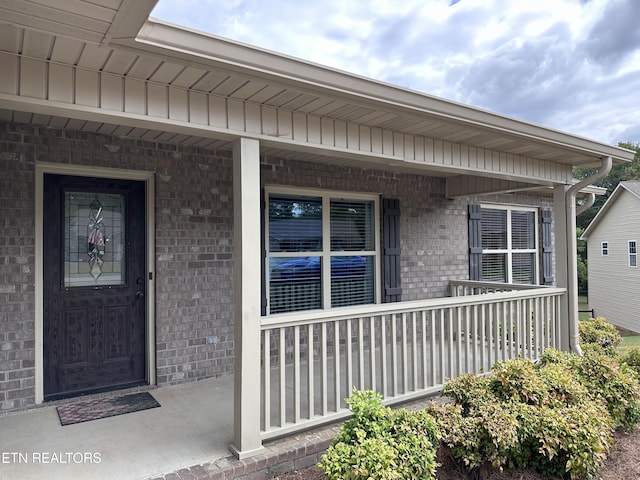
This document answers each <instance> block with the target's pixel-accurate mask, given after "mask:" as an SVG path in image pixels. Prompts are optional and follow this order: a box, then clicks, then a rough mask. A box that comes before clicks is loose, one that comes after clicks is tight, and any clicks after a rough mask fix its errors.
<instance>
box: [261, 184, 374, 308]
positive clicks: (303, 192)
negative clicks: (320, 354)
mask: <svg viewBox="0 0 640 480" xmlns="http://www.w3.org/2000/svg"><path fill="white" fill-rule="evenodd" d="M264 192H265V197H264V198H265V205H266V208H265V209H264V225H265V228H264V235H265V258H264V261H265V266H264V268H265V272H267V273H266V275H265V287H264V288H265V295H266V297H267V315H269V314H270V312H269V307H270V305H271V299H270V298H269V292H270V278H269V261H270V259H271V258H283V257H308V256H309V255H310V254H313V255H314V256H320V257H321V260H320V261H321V262H322V269H321V271H322V310H331V309H334V310H335V309H338V308H349V307H333V308H332V307H331V257H343V256H345V255H347V256H350V255H366V256H370V257H373V262H374V292H373V294H374V302H373V304H377V303H380V302H381V298H382V295H381V284H382V281H381V270H382V263H381V253H380V195H376V194H370V193H354V192H344V191H339V190H324V189H314V188H295V187H281V186H267V187H265V189H264ZM272 194H275V195H290V196H301V197H319V198H321V199H322V236H323V242H322V250H321V251H313V252H271V251H270V250H269V196H270V195H272ZM345 199H346V200H349V199H352V200H362V201H373V205H374V212H373V216H374V219H373V221H374V232H373V234H374V247H375V250H367V251H348V252H344V251H335V252H333V251H331V231H330V225H331V208H330V205H331V200H345ZM311 311H313V310H303V311H301V312H297V311H294V312H288V313H286V314H291V313H306V312H311ZM283 314H285V313H283ZM274 315H280V313H277V314H274Z"/></svg>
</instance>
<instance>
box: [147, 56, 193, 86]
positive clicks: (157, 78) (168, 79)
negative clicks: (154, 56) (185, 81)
mask: <svg viewBox="0 0 640 480" xmlns="http://www.w3.org/2000/svg"><path fill="white" fill-rule="evenodd" d="M185 68H186V67H185V66H184V65H178V64H177V63H170V62H163V63H162V65H160V67H159V68H158V69H157V70H156V71H155V72H153V75H151V78H149V80H151V81H152V82H158V83H165V84H167V85H170V84H171V83H172V82H173V81H174V80H175V79H176V77H177V76H178V75H180V73H182V71H183V70H185Z"/></svg>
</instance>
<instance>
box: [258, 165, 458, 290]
mask: <svg viewBox="0 0 640 480" xmlns="http://www.w3.org/2000/svg"><path fill="white" fill-rule="evenodd" d="M262 182H263V184H264V185H295V186H300V187H307V188H321V189H327V190H339V191H346V192H365V193H377V194H380V195H382V196H383V197H386V198H397V199H399V200H400V212H401V213H400V239H401V245H402V256H401V269H402V273H401V276H402V290H403V293H402V299H403V300H418V299H424V298H436V297H442V296H445V295H447V292H448V285H449V280H451V279H454V278H455V279H465V278H468V276H469V267H468V256H467V250H468V247H467V228H468V227H467V206H466V205H467V203H466V202H464V201H461V200H447V199H446V198H445V196H444V179H442V178H436V177H424V176H420V175H411V174H399V173H393V172H383V171H376V170H369V169H361V168H348V167H347V168H345V167H339V166H336V165H322V164H316V163H308V162H298V161H294V160H281V159H264V160H263V167H262Z"/></svg>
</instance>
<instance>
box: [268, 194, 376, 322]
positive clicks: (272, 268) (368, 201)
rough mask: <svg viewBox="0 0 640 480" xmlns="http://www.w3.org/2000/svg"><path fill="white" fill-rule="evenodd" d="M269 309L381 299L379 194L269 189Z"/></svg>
mask: <svg viewBox="0 0 640 480" xmlns="http://www.w3.org/2000/svg"><path fill="white" fill-rule="evenodd" d="M266 203H267V212H266V229H265V230H266V235H267V242H266V250H267V258H266V261H267V265H266V271H267V272H268V273H267V275H266V277H267V278H266V281H267V286H266V292H267V297H268V298H267V305H268V312H269V313H271V314H274V313H284V312H294V311H301V310H314V309H327V308H334V307H343V306H349V305H362V304H370V303H376V302H377V301H378V295H379V294H378V285H379V271H378V267H377V265H379V261H378V257H379V254H378V251H379V247H378V243H379V242H378V238H377V237H378V231H379V220H378V218H379V215H378V199H377V197H376V196H372V195H351V194H346V193H340V194H337V193H335V192H316V191H311V192H298V191H295V190H292V189H277V190H276V189H273V190H271V189H270V190H268V191H267V202H266Z"/></svg>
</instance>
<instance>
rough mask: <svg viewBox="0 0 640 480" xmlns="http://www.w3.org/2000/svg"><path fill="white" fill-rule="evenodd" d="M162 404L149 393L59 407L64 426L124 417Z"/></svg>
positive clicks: (99, 399) (59, 415) (98, 399)
mask: <svg viewBox="0 0 640 480" xmlns="http://www.w3.org/2000/svg"><path fill="white" fill-rule="evenodd" d="M159 406H160V404H159V403H158V402H157V401H156V399H155V398H153V397H152V396H151V394H150V393H148V392H142V393H133V394H131V395H124V396H122V397H107V398H96V399H94V400H87V401H84V402H74V403H69V404H66V405H60V406H59V407H57V410H58V417H60V423H61V424H62V426H65V425H72V424H74V423H82V422H88V421H91V420H98V419H100V418H107V417H114V416H116V415H124V414H125V413H133V412H139V411H141V410H148V409H150V408H156V407H159Z"/></svg>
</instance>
